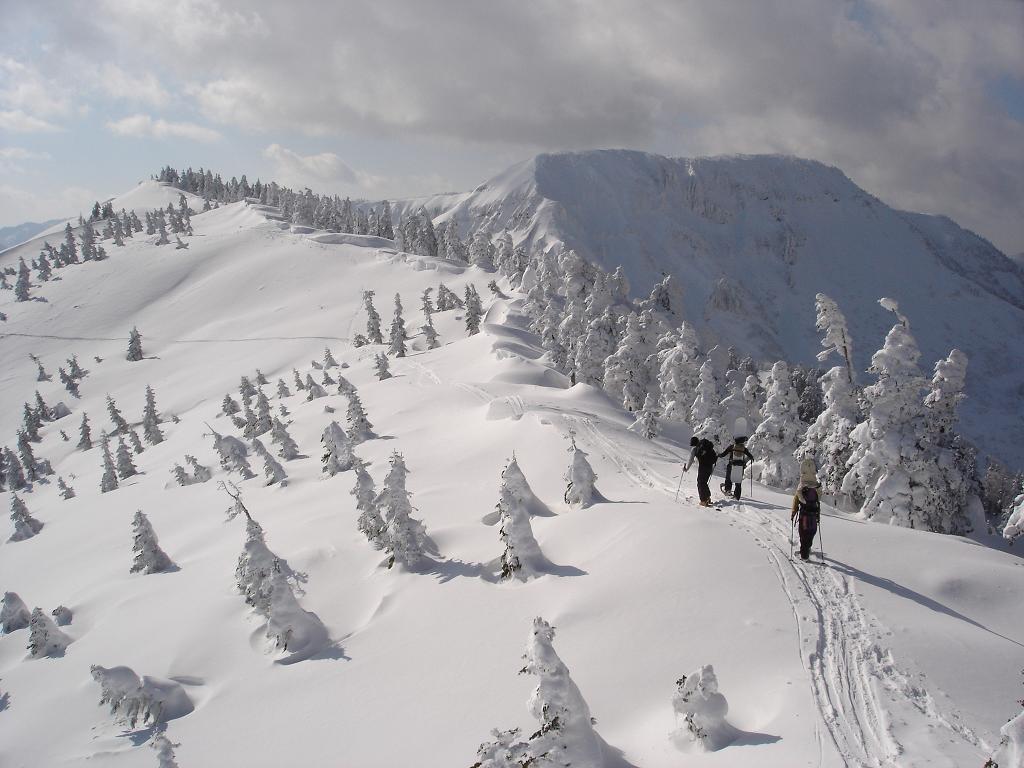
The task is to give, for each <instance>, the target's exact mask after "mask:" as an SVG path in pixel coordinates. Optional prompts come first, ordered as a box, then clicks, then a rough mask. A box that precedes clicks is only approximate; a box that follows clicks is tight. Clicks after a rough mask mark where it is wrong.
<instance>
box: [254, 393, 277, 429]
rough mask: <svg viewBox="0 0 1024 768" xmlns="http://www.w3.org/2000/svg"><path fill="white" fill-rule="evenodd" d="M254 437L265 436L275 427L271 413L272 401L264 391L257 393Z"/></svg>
mask: <svg viewBox="0 0 1024 768" xmlns="http://www.w3.org/2000/svg"><path fill="white" fill-rule="evenodd" d="M253 427H254V432H253V437H256V436H258V435H265V434H266V433H267V432H269V431H270V429H271V427H273V416H272V415H271V413H270V400H269V398H267V396H266V394H264V392H263V390H262V389H261V390H259V391H258V392H257V393H256V421H255V424H254V425H253Z"/></svg>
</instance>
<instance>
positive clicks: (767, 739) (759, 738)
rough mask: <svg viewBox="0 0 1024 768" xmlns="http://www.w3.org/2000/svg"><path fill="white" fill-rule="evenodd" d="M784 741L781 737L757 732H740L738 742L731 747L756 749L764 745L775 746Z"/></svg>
mask: <svg viewBox="0 0 1024 768" xmlns="http://www.w3.org/2000/svg"><path fill="white" fill-rule="evenodd" d="M737 730H738V729H737ZM779 741H782V737H781V736H775V735H773V734H771V733H756V732H755V731H739V736H737V737H736V741H734V742H733V743H732V744H730V745H729V746H730V747H756V746H760V745H763V744H775V743H777V742H779Z"/></svg>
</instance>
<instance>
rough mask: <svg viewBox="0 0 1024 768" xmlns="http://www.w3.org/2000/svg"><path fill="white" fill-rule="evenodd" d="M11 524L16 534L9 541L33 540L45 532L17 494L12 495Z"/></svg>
mask: <svg viewBox="0 0 1024 768" xmlns="http://www.w3.org/2000/svg"><path fill="white" fill-rule="evenodd" d="M11 522H12V523H13V524H14V533H12V534H11V537H10V538H9V539H8V541H24V540H25V539H31V538H32V537H33V536H35V535H36V534H37V533H39V532H40V531H41V530H43V524H42V523H41V522H39V521H38V520H36V519H35V518H34V517H32V515H31V514H29V511H28V507H26V506H25V502H24V501H22V500H21V499H20V498H19V497H18V494H16V493H11Z"/></svg>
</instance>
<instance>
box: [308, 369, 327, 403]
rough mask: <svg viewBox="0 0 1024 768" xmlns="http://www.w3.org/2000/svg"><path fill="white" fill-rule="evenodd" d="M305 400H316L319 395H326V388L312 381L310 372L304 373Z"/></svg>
mask: <svg viewBox="0 0 1024 768" xmlns="http://www.w3.org/2000/svg"><path fill="white" fill-rule="evenodd" d="M305 389H306V400H307V401H311V400H317V399H319V398H321V397H327V390H325V389H324V388H323V387H321V386H320V385H319V384H317V383H316V382H315V381H313V377H312V375H310V374H308V373H307V374H306V387H305Z"/></svg>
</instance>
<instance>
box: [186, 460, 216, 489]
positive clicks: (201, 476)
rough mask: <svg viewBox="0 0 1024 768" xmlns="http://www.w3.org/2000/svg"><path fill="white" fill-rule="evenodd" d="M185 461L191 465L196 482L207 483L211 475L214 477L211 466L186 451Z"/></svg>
mask: <svg viewBox="0 0 1024 768" xmlns="http://www.w3.org/2000/svg"><path fill="white" fill-rule="evenodd" d="M185 463H186V464H188V465H189V467H191V469H192V479H193V481H194V482H197V483H205V482H207V481H208V480H209V479H210V478H211V477H213V474H212V473H211V472H210V469H209V467H206V466H203V465H202V464H200V463H199V461H198V460H197V459H196V457H195V456H190V455H189V454H187V453H186V454H185Z"/></svg>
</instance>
